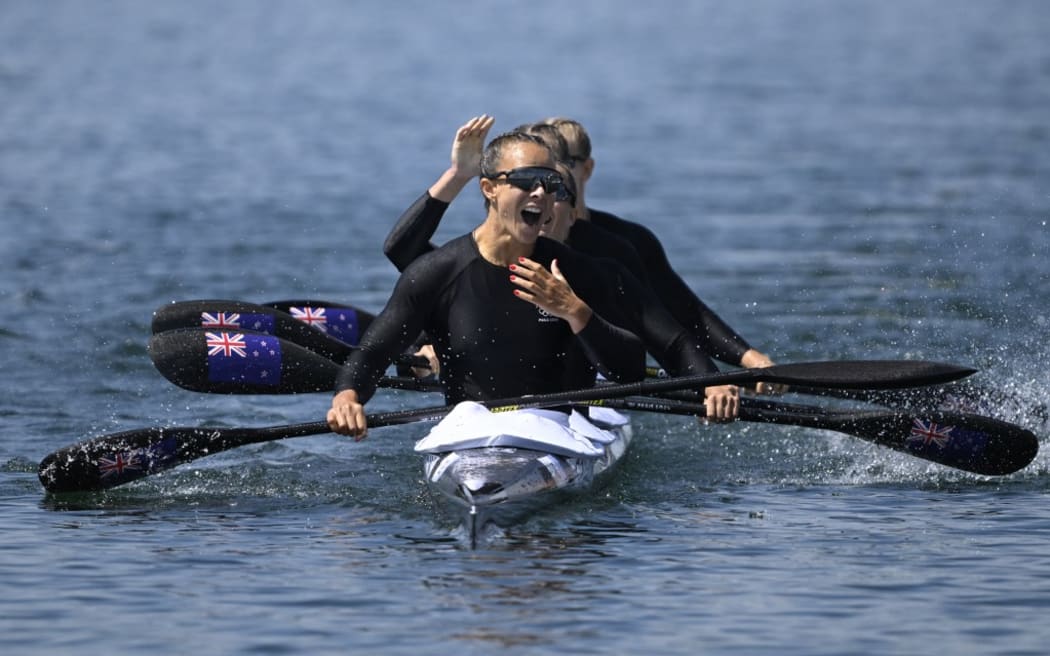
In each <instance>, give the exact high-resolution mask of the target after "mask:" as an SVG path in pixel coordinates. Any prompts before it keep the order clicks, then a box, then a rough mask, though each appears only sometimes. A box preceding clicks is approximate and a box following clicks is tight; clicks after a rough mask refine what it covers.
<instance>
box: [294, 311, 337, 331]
mask: <svg viewBox="0 0 1050 656" xmlns="http://www.w3.org/2000/svg"><path fill="white" fill-rule="evenodd" d="M288 310H289V311H290V312H291V314H292V316H293V317H295V318H296V319H298V320H299V321H302V322H303V323H305V324H306V325H308V326H313V325H315V324H316V325H317V327H318V328H320V329H321V330H324V327H325V324H326V323H328V317H326V316H325V312H324V311H325V308H323V307H322V308H315V307H301V308H297V307H292V308H288Z"/></svg>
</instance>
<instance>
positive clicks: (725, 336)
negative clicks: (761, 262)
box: [591, 210, 751, 365]
mask: <svg viewBox="0 0 1050 656" xmlns="http://www.w3.org/2000/svg"><path fill="white" fill-rule="evenodd" d="M591 220H592V221H594V222H595V223H596V224H597V225H598V226H600V227H604V228H606V229H608V230H610V231H612V232H614V233H616V234H619V235H621V236H623V237H627V238H628V239H629V240H630V241H631V243H632V244H633V245H634V247H635V249H636V250H637V251H638V254H639V256H641V258H642V261H643V262H644V264H645V268H646V272H647V273H648V277H649V280H648V282H649V284H650V286H651V287H652V289H653V291H654V292H655V293H656V294H657V296H659V298H660V300H661V301H662V303H663V305H664V307H665V308H667V310H668V311H669V312H670V313H671V315H672V316H673V317H674V318H675V319H676V320H677V321H678V323H680V324H681V325H682V326H683V327H684V328H685V329H686V330H688V331H689V332H690V333H692V334H693V335H694V336H695V337H696V339H698V340H699V341H700V345H701V346H702V347H703V349H704V350H705V351H706V352H707V353H709V354H710V355H711V356H712V357H714V358H717V359H719V360H722V361H724V362H727V363H730V364H734V365H739V364H740V359H741V358H742V357H743V355H744V353H746V352H747V351H749V350H750V349H751V345H750V344H748V342H747V341H746V340H745V339H744V338H743V337H741V336H740V335H739V334H738V333H737V332H736V331H735V330H733V329H732V328H731V327H730V326H729V324H727V323H726V322H725V321H724V320H723V319H722V318H721V317H719V316H718V314H716V313H715V312H714V310H712V309H711V308H710V307H708V306H707V304H706V303H704V302H703V301H702V300H700V298H699V297H698V296H697V295H696V294H695V293H694V292H693V290H692V289H690V288H689V285H687V284H686V283H685V281H684V280H682V278H681V277H680V276H679V275H678V274H677V273H675V271H674V269H673V268H671V263H670V262H669V261H668V259H667V254H666V253H665V252H664V249H663V246H662V245H661V244H660V240H659V239H657V238H656V235H654V234H653V233H652V231H651V230H649V229H648V228H646V227H645V226H642V225H640V224H638V223H634V222H632V221H625V220H624V219H621V218H619V217H617V216H614V215H612V214H608V213H606V212H599V211H596V210H592V211H591Z"/></svg>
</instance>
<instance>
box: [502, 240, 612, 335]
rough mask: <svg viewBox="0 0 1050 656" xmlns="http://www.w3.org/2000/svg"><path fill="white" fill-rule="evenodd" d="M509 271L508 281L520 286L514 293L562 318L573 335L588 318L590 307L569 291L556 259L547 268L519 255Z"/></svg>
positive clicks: (585, 323)
mask: <svg viewBox="0 0 1050 656" xmlns="http://www.w3.org/2000/svg"><path fill="white" fill-rule="evenodd" d="M510 270H511V276H510V280H511V282H513V283H514V284H515V285H517V286H518V287H521V289H515V290H514V295H515V296H517V297H518V298H520V299H522V300H525V301H528V302H529V303H532V304H533V305H535V306H536V307H538V308H540V309H541V310H543V311H544V312H546V313H547V314H550V315H552V316H555V317H558V318H559V319H564V320H565V321H567V322H568V323H569V327H570V328H572V332H573V333H574V334H575V333H578V332H580V331H581V330H583V328H584V327H585V326H586V325H587V322H588V321H590V320H591V314H593V313H592V312H591V308H590V306H588V305H587V304H586V303H584V302H583V300H582V299H581V298H580V297H579V296H577V295H576V294H575V292H573V291H572V287H570V286H569V283H568V281H567V280H565V276H563V275H562V273H561V269H559V268H558V260H552V261H551V270H550V271H548V270H547V269H546V268H544V266H543V265H542V264H540V263H539V262H534V261H532V260H530V259H529V258H527V257H522V258H518V263H517V264H512V265H510Z"/></svg>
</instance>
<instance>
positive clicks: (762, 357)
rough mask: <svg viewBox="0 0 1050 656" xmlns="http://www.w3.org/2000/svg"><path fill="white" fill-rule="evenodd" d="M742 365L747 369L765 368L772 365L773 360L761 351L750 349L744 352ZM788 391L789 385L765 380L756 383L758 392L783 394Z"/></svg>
mask: <svg viewBox="0 0 1050 656" xmlns="http://www.w3.org/2000/svg"><path fill="white" fill-rule="evenodd" d="M740 366H741V367H744V368H745V369H764V368H765V367H772V366H773V360H771V359H770V357H769V356H768V355H766V354H765V353H762V352H761V351H756V350H755V349H749V350H748V351H747V352H746V353H744V355H743V357H741V358H740ZM787 391H788V386H787V385H779V384H775V383H763V382H758V383H755V392H757V393H758V394H783V393H785V392H787Z"/></svg>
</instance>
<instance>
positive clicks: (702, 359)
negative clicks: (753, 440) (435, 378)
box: [384, 116, 739, 420]
mask: <svg viewBox="0 0 1050 656" xmlns="http://www.w3.org/2000/svg"><path fill="white" fill-rule="evenodd" d="M492 123H493V119H492V118H491V117H488V116H481V117H476V118H474V119H471V120H470V121H468V122H467V123H466V124H465V125H463V126H462V127H460V129H459V130H458V131H457V133H456V136H455V138H454V140H453V146H452V157H451V159H452V164H451V166H450V167H449V169H448V170H446V171H445V173H444V174H442V176H441V177H439V179H438V180H437V181H436V182H435V183H434V184H433V185H431V187H430V188H429V189H428V190H427V192H425V193H424V194H423V195H422V196H421V197H420V198H419V199H418V200H417V201H416V202H415V203H413V205H412V206H411V207H410V208H409V209H408V210H407V211H406V212H405V213H404V214H403V215H402V217H401V219H400V220H399V221H398V223H397V225H396V226H395V227H394V229H393V230H392V231H391V233H390V235H389V236H388V238H387V241H386V243H385V245H384V251H385V252H386V254H387V256H388V257H389V258H390V259H391V260H392V261H393V262H394V264H395V265H396V266H397V267H398V268H399V269H404V268H405V267H407V266H408V265H409V264H410V263H411V262H412V261H414V260H415V258H417V257H419V256H420V255H422V254H423V253H427V252H430V251H431V250H433V249H434V248H436V247H435V246H433V245H432V244H431V243H430V242H429V238H430V236H431V235H433V233H434V231H435V230H436V228H437V225H438V223H439V222H440V220H441V217H442V216H443V215H444V212H445V210H446V209H447V208H448V205H449V203H450V202H451V200H452V199H454V198H455V196H456V195H458V194H459V192H460V191H461V190H462V189H463V188H464V187H465V185H466V184H467V183H468V182H469V181H470V180H472V179H473V178H474V177H478V176H479V175H481V174H482V165H481V160H482V146H483V142H484V138H485V136H486V134H487V132H488V130H489V128H490V127H491V126H492ZM515 132H521V133H528V134H532V135H533V136H539V137H540V138H541V139H543V140H544V142H545V143H547V145H548V146H549V147H550V148H551V150H552V152H553V153H554V154H555V156H556V157H557V156H558V155H559V154H560V155H561V156H563V157H564V156H565V152H566V146H565V142H564V140H563V139H562V137H561V136H560V134H559V133H558V132H557V130H556V129H555V128H553V127H550V126H538V125H532V126H519V128H516V129H515ZM555 166H556V168H559V172H560V173H561V174H562V178H563V181H564V185H563V186H562V188H560V189H559V190H558V192H557V193H556V195H555V203H554V208H553V212H552V215H551V218H550V219H549V220H548V221H547V222H546V223H544V224H543V227H542V231H541V234H543V235H544V236H545V237H548V238H552V239H555V240H557V241H560V242H566V243H567V244H568V245H569V246H571V247H573V249H574V250H576V251H578V252H582V253H584V254H586V255H588V256H601V260H600V264H599V269H600V271H601V272H602V275H603V276H604V277H605V278H606V280H607V285H606V286H607V288H609V289H615V290H617V294H616V298H615V300H614V302H613V309H612V310H610V313H609V314H606V315H605V316H606V318H607V319H610V320H611V321H613V322H614V323H616V324H618V325H620V326H623V327H625V328H628V329H630V330H631V331H632V332H634V333H635V334H637V335H638V336H639V337H641V338H642V341H643V343H644V344H645V346H646V349H647V350H648V351H649V352H650V353H652V355H653V357H654V358H655V359H656V360H657V361H658V362H659V363H660V364H661V365H662V366H663V367H664V368H665V369H667V371H668V372H669V373H670V374H671V375H674V376H681V375H691V374H698V373H708V372H714V371H717V368H716V367H715V365H714V363H713V362H712V361H711V359H710V358H709V357H708V355H707V353H706V352H705V351H704V350H703V348H702V347H701V346H700V345H699V343H698V341H697V340H696V339H695V338H693V337H692V336H691V335H689V333H688V332H687V331H686V330H685V329H684V328H683V327H682V326H681V324H679V323H677V322H676V321H675V320H674V318H673V317H672V316H671V315H670V313H668V312H667V310H666V308H664V307H663V306H662V305H660V303H659V300H658V299H657V297H656V296H655V295H654V294H653V293H652V292H651V291H650V290H648V289H647V288H646V287H645V286H644V285H642V284H641V283H640V282H639V281H638V280H637V279H636V277H635V276H634V275H632V273H633V271H632V270H633V269H640V268H641V265H640V263H637V262H633V263H632V262H631V261H630V259H629V258H630V257H634V258H635V259H636V255H634V251H633V249H631V247H630V245H629V244H621V243H619V242H622V241H623V240H622V239H620V238H619V237H616V236H615V235H612V234H609V233H605V232H604V231H601V230H600V229H596V228H593V227H591V226H589V225H588V226H583V227H581V228H576V229H575V232H573V230H574V217H573V214H574V212H575V207H576V188H575V184H574V182H573V179H572V175H571V173H570V172H569V170H568V169H567V168H566V167H565V164H564V163H562V162H557V163H556V164H555ZM482 177H483V176H482ZM578 244H580V246H577V245H578ZM609 254H617V255H620V257H622V258H623V260H624V261H620V259H619V258H617V259H608V258H607V257H606V256H608V255H609ZM625 262H626V264H627V265H628V266H625ZM419 354H420V355H424V356H426V357H428V359H430V361H431V367H430V369H431V371H437V370H438V369H439V367H440V363H439V362H438V361H437V358H436V356H435V354H434V351H433V349H432V348H430V347H428V346H425V347H423V348H422V349H421V350H420V352H419ZM417 373H418V372H417ZM705 402H706V404H707V410H708V412H707V416H708V418H710V419H717V420H726V419H732V418H734V417H736V415H737V412H738V409H739V390H738V388H737V387H736V386H733V385H726V386H718V387H711V388H708V389H706V390H705Z"/></svg>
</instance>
